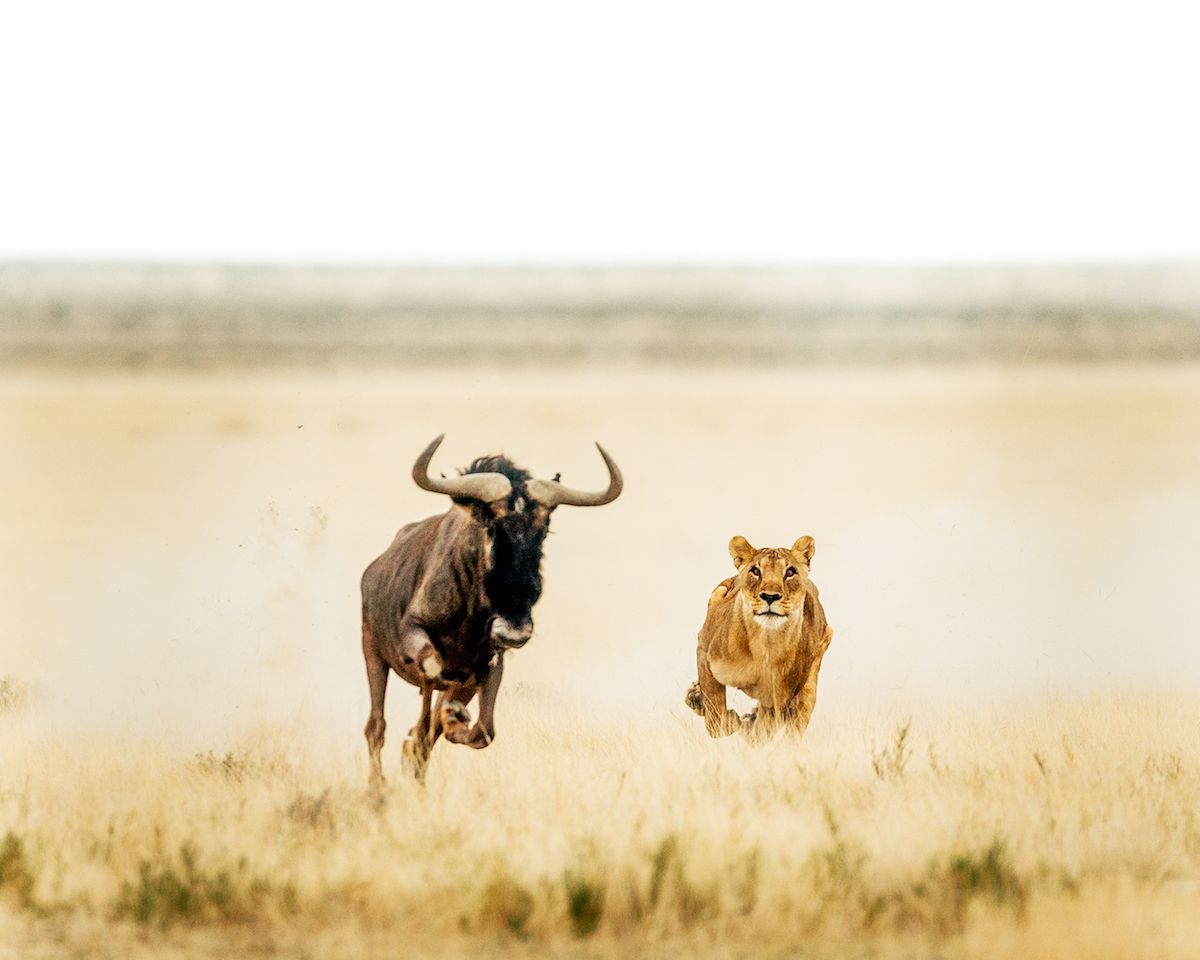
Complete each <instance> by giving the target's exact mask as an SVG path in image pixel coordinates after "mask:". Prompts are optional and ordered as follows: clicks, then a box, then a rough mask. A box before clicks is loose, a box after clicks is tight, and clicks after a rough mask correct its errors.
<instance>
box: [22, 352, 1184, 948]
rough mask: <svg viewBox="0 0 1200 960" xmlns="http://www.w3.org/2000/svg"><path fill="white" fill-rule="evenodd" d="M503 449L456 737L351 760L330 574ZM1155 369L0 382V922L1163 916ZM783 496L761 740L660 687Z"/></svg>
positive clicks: (325, 930) (355, 924)
mask: <svg viewBox="0 0 1200 960" xmlns="http://www.w3.org/2000/svg"><path fill="white" fill-rule="evenodd" d="M443 431H445V432H446V433H447V439H446V441H445V443H444V445H443V448H442V450H441V451H439V454H438V459H437V460H436V461H435V469H440V470H445V471H449V470H450V469H451V468H452V467H454V466H460V465H462V464H465V463H467V462H469V461H470V460H471V459H472V458H473V457H475V456H477V455H479V454H481V453H484V452H490V451H494V450H498V449H503V450H504V451H505V452H507V453H509V454H510V455H511V456H513V457H514V459H516V460H517V461H518V462H520V463H522V464H524V465H526V466H528V467H530V468H531V469H532V470H533V471H534V472H536V473H539V474H541V475H547V476H548V475H553V473H555V472H556V471H562V474H563V479H564V481H566V482H568V483H571V484H573V485H578V486H599V485H601V484H602V483H603V479H604V470H603V465H602V464H601V462H600V460H599V458H598V457H597V456H596V453H595V450H594V448H593V447H591V443H592V441H593V440H600V441H601V442H602V443H604V445H605V446H606V448H607V449H608V450H609V451H611V452H612V454H613V455H614V456H615V457H616V459H617V460H618V462H619V463H620V465H621V467H622V469H623V471H624V473H625V478H626V491H625V493H624V495H623V496H622V497H621V499H619V500H618V501H617V502H616V503H614V504H612V505H610V506H607V507H603V508H599V509H570V508H562V509H560V510H559V511H558V512H557V513H556V514H555V517H554V524H553V531H554V532H553V535H552V537H551V538H550V539H549V541H548V544H547V549H546V556H545V562H544V572H545V580H546V590H545V594H544V597H543V599H542V600H541V602H540V603H539V605H538V607H537V608H536V610H535V621H536V632H535V635H534V637H533V639H532V641H531V642H530V643H529V645H528V646H527V647H526V648H524V649H523V650H521V651H519V652H516V653H515V654H513V655H512V656H510V658H509V661H508V667H507V670H506V676H505V681H504V686H503V688H502V689H501V692H500V697H499V705H498V709H497V727H498V737H497V740H496V742H495V743H494V744H493V745H492V746H491V747H490V748H489V749H487V750H483V751H471V750H468V749H466V748H464V747H458V746H454V745H450V744H445V743H443V744H439V745H438V747H437V749H436V750H435V751H434V754H433V758H432V761H431V764H430V768H429V772H428V777H427V780H426V782H425V783H424V784H423V785H421V784H417V783H415V782H410V781H409V780H407V779H406V778H405V776H404V774H403V772H402V770H401V767H400V743H401V740H402V739H403V734H404V731H405V730H406V729H407V728H408V726H409V725H410V724H411V722H412V720H413V719H414V718H415V715H416V712H417V696H416V693H415V691H413V690H412V689H411V688H408V687H406V686H405V685H404V684H402V683H400V682H398V681H396V680H393V682H392V684H391V689H390V691H389V701H388V720H389V730H388V742H387V745H386V746H385V748H384V765H385V772H386V773H387V775H388V787H387V789H386V791H385V793H384V794H383V795H382V797H379V796H374V795H372V794H371V793H369V792H368V789H367V763H366V748H365V744H364V741H363V737H362V732H361V731H362V726H363V723H364V722H365V720H366V716H367V695H366V681H365V677H364V675H363V669H362V660H361V654H360V651H359V633H358V596H357V587H358V577H359V575H360V574H361V571H362V569H363V567H364V566H365V565H366V564H367V563H368V562H369V561H370V560H371V559H372V558H373V557H374V556H375V555H376V554H377V553H379V552H380V551H381V550H382V549H383V548H384V547H385V546H386V545H387V543H388V542H389V540H390V539H391V537H392V535H393V533H394V532H395V530H396V529H397V528H398V527H399V526H400V525H401V524H403V523H405V522H408V521H410V520H413V519H419V518H421V517H424V516H428V515H430V514H433V513H435V512H440V511H441V510H443V509H445V507H446V503H444V502H443V501H442V500H441V499H439V498H438V497H436V496H434V495H431V494H428V493H423V492H421V491H419V490H417V489H416V488H415V487H414V486H413V484H412V482H411V480H410V478H409V470H410V467H411V463H412V460H413V458H414V457H415V456H416V454H417V453H418V452H419V451H420V450H421V449H422V447H423V446H424V445H425V444H426V443H427V442H428V441H429V440H430V439H431V438H432V437H433V436H435V435H436V434H438V433H441V432H443ZM1197 437H1200V369H1197V368H1196V367H1194V366H1191V365H1179V366H1146V367H1141V366H1136V365H1127V366H1121V365H1112V364H1109V365H1092V366H1053V365H1045V364H1042V365H1036V366H1029V367H1021V366H1014V365H1009V366H1004V367H999V366H987V365H980V366H970V367H964V366H941V367H929V368H925V367H914V368H890V367H889V368H881V369H852V368H848V369H839V368H830V367H814V368H805V367H796V368H790V367H789V368H775V369H771V370H767V371H755V370H748V369H729V368H721V367H716V366H713V367H695V368H689V369H657V368H639V369H608V368H603V367H597V368H591V367H585V368H581V369H575V370H570V371H563V370H558V371H554V370H545V369H522V370H520V371H519V372H517V373H514V372H513V371H511V370H506V369H504V368H501V367H493V366H487V365H474V366H471V367H468V368H463V369H453V368H442V369H423V370H422V369H413V370H406V371H400V372H389V371H386V370H372V371H368V372H364V371H354V370H339V369H330V370H324V371H290V372H288V371H271V370H258V371H251V372H243V373H231V372H224V373H222V372H208V373H205V372H203V371H195V370H192V371H187V372H182V373H167V372H163V371H153V370H150V371H144V372H141V373H132V374H131V373H127V372H114V371H108V370H89V371H83V372H78V371H76V372H71V371H65V370H42V371H35V370H31V369H22V370H16V371H12V372H11V375H7V376H6V377H5V378H4V380H3V381H2V382H0V450H2V456H3V470H0V503H2V504H3V531H2V534H0V583H2V584H3V587H2V589H0V631H2V633H0V654H2V660H0V677H3V679H2V680H0V957H3V958H31V960H32V958H43V957H45V958H49V957H113V958H117V957H121V958H125V957H129V958H138V957H229V956H261V957H298V958H299V957H312V958H318V957H322V958H323V957H346V958H356V957H423V956H429V957H433V956H437V957H454V956H467V955H471V956H481V955H482V956H510V957H535V956H536V957H544V956H564V957H565V956H580V957H597V958H608V957H625V956H634V955H638V956H664V957H670V956H680V957H685V956H686V957H694V956H704V957H727V956H728V957H756V958H757V957H791V956H805V957H831V958H833V957H882V958H887V957H893V956H894V957H1014V956H1020V957H1026V958H1040V957H1044V958H1050V957H1073V958H1118V957H1142V958H1183V957H1194V956H1197V955H1198V954H1200V735H1198V734H1197V731H1198V730H1200V697H1198V696H1197V693H1198V689H1197V688H1198V685H1200V654H1198V652H1197V651H1198V649H1200V645H1197V644H1196V636H1195V625H1196V624H1197V623H1198V622H1200V593H1198V592H1197V591H1196V590H1195V589H1194V570H1195V557H1196V556H1197V551H1198V548H1200V444H1197V442H1196V438H1197ZM735 534H740V535H743V536H745V537H747V538H748V539H749V540H750V541H751V542H753V543H754V544H756V545H782V544H790V543H791V542H792V541H793V540H794V539H796V538H797V537H798V536H800V535H802V534H811V535H812V536H813V537H814V538H815V540H816V555H815V558H814V560H813V579H814V581H815V582H816V583H817V584H818V586H819V587H820V589H821V596H822V600H823V603H824V606H825V609H826V612H827V614H828V617H829V620H830V623H831V624H832V626H833V628H834V638H833V643H832V645H831V647H830V649H829V652H828V654H827V655H826V657H825V660H824V666H823V669H822V674H821V681H820V688H819V694H818V700H817V707H816V712H815V715H814V718H813V722H812V726H811V727H810V729H809V732H808V734H807V736H806V737H805V738H804V739H803V740H802V741H800V742H798V743H797V742H792V741H789V740H778V741H775V742H772V743H770V744H767V745H764V746H754V745H751V744H749V743H747V742H744V741H742V740H740V739H738V738H736V737H734V738H729V739H725V740H720V741H713V740H710V739H708V738H707V736H705V734H704V731H703V725H702V724H701V723H700V721H699V720H698V719H697V718H696V717H694V716H693V715H692V714H690V712H689V711H688V710H687V709H686V707H684V705H683V703H682V698H683V693H684V690H685V688H686V686H687V684H688V683H689V682H690V680H691V679H693V678H694V675H695V674H694V645H695V634H696V630H697V629H698V627H699V626H700V623H701V621H702V619H703V613H704V604H705V599H706V597H707V596H708V593H709V591H710V590H711V588H712V587H713V586H714V585H715V584H716V583H717V582H718V581H719V580H721V579H722V578H724V577H725V576H727V575H729V573H730V572H731V569H730V561H729V559H728V556H727V554H726V552H725V544H726V543H727V541H728V540H729V538H730V537H731V536H733V535H735Z"/></svg>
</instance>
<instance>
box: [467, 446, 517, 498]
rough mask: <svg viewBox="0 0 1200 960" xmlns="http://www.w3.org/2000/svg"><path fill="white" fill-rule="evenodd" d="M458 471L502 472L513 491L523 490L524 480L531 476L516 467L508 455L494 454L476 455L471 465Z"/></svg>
mask: <svg viewBox="0 0 1200 960" xmlns="http://www.w3.org/2000/svg"><path fill="white" fill-rule="evenodd" d="M460 473H462V474H463V475H466V474H468V473H500V474H503V475H504V476H506V477H508V479H509V482H510V483H511V484H512V485H513V491H514V492H516V493H524V492H525V481H526V480H528V479H529V478H530V476H531V474H530V472H529V471H528V470H526V469H524V468H523V467H518V466H517V465H516V464H515V463H513V462H512V461H511V460H509V459H508V457H504V456H499V455H496V454H493V455H491V456H487V457H476V458H475V459H474V460H472V461H471V465H470V466H469V467H466V468H465V469H463V470H461V471H460Z"/></svg>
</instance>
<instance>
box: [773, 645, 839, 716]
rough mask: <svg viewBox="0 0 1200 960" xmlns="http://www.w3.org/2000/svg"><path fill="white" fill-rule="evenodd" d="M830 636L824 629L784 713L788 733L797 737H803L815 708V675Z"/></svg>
mask: <svg viewBox="0 0 1200 960" xmlns="http://www.w3.org/2000/svg"><path fill="white" fill-rule="evenodd" d="M832 636H833V633H832V631H830V630H829V629H828V628H826V631H825V638H824V642H823V643H822V645H821V649H820V650H818V651H817V655H816V656H815V657H813V662H812V664H811V665H810V666H809V668H808V673H807V674H806V675H805V677H804V685H803V686H802V687H801V688H800V689H799V690H798V691H797V692H796V695H795V696H794V697H793V698H792V700H791V702H790V703H788V705H787V709H786V710H785V712H784V717H785V720H786V723H787V729H788V731H789V732H790V733H792V734H794V735H795V736H797V737H802V736H804V732H805V731H806V730H807V729H808V722H809V721H810V720H811V719H812V715H813V710H814V709H815V708H816V706H817V674H818V673H820V671H821V659H822V658H823V657H824V656H825V651H826V650H828V649H829V641H830V639H832Z"/></svg>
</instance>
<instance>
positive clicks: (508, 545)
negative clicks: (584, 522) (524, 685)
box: [483, 485, 553, 647]
mask: <svg viewBox="0 0 1200 960" xmlns="http://www.w3.org/2000/svg"><path fill="white" fill-rule="evenodd" d="M552 511H553V508H548V507H545V506H543V505H542V504H540V503H537V502H536V501H533V500H530V499H529V498H528V497H527V496H525V494H524V491H523V490H521V489H518V488H517V487H516V486H515V485H514V488H513V495H512V496H511V497H510V498H509V499H508V501H506V502H503V503H498V504H492V505H490V509H488V510H487V515H486V516H485V517H484V518H483V522H484V523H485V525H486V526H487V528H488V532H489V533H490V534H491V540H492V557H491V565H490V567H489V569H488V572H487V575H486V576H485V577H484V585H483V586H484V592H485V593H486V595H487V600H488V604H489V605H490V606H491V608H492V610H493V611H495V614H496V617H495V620H493V621H492V626H491V634H492V639H493V640H495V641H496V642H497V643H499V644H500V645H502V646H505V647H521V646H524V645H525V643H526V642H527V641H528V640H529V637H530V636H531V635H532V633H533V605H534V604H535V603H537V601H538V598H539V597H540V596H541V595H542V571H541V564H542V545H543V543H544V542H545V540H546V534H547V533H549V532H550V514H551V512H552Z"/></svg>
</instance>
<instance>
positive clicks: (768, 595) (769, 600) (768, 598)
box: [759, 593, 783, 603]
mask: <svg viewBox="0 0 1200 960" xmlns="http://www.w3.org/2000/svg"><path fill="white" fill-rule="evenodd" d="M759 596H760V597H762V598H763V599H764V600H766V601H767V603H774V602H775V601H776V600H778V599H779V598H780V597H782V596H783V594H782V593H760V594H759Z"/></svg>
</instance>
